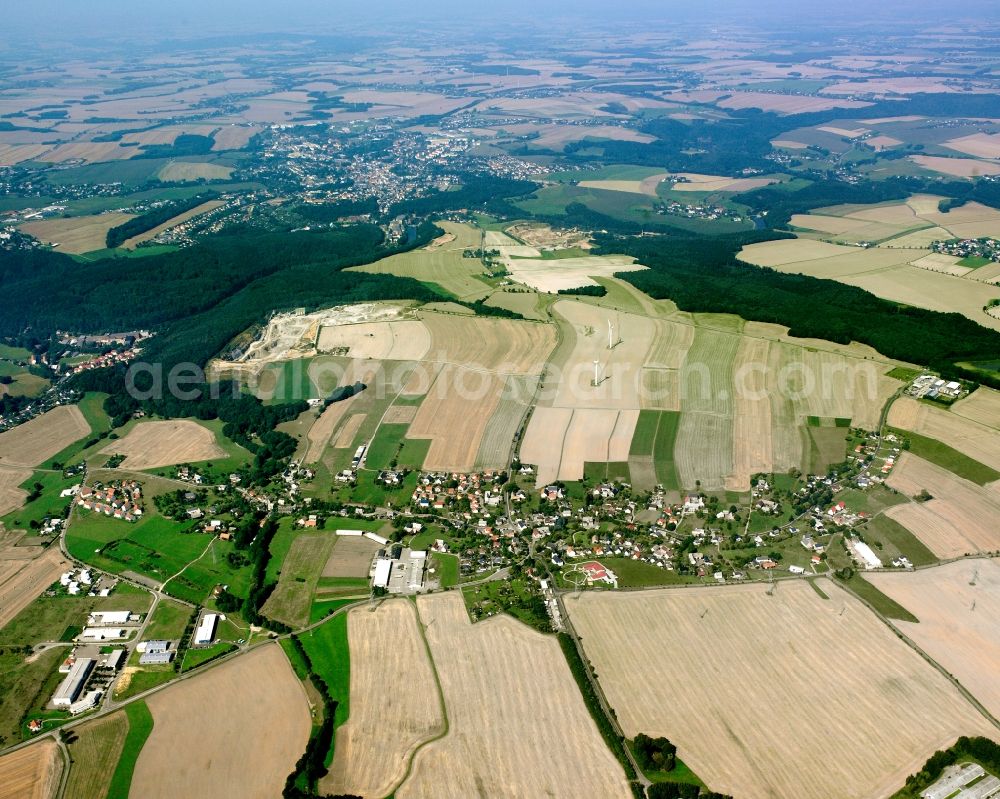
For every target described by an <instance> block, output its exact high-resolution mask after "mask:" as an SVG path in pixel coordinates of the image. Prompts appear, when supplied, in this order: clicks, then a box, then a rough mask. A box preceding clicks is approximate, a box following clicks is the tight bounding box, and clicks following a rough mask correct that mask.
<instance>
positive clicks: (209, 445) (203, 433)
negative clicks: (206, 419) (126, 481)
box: [101, 419, 226, 469]
mask: <svg viewBox="0 0 1000 799" xmlns="http://www.w3.org/2000/svg"><path fill="white" fill-rule="evenodd" d="M101 453H102V454H105V455H114V454H118V455H124V456H125V460H124V461H122V464H121V465H122V468H124V469H155V468H157V467H158V466H171V465H173V464H176V463H195V462H197V461H208V460H212V459H214V458H224V457H226V451H225V450H224V449H222V447H220V446H219V445H218V444H217V443H216V440H215V434H214V433H213V432H212V431H211V430H209V429H208V428H206V427H202V426H201V425H200V424H198V423H197V422H192V421H190V420H188V419H171V420H168V421H161V422H139V424H137V425H136V426H135V427H133V428H132V429H131V430H130V431H129V433H128V435H126V436H125V438H121V439H119V440H117V441H113V442H111V443H110V444H108V446H106V447H105V448H104V449H102V450H101Z"/></svg>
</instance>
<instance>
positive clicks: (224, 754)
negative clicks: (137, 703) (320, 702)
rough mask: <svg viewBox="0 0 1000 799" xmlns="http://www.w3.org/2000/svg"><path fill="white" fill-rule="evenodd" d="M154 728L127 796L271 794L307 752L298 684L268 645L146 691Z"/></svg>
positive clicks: (269, 798) (261, 798)
mask: <svg viewBox="0 0 1000 799" xmlns="http://www.w3.org/2000/svg"><path fill="white" fill-rule="evenodd" d="M146 704H147V705H149V709H150V711H151V712H152V714H153V731H152V733H150V736H149V738H148V739H147V740H146V744H145V746H143V748H142V752H141V753H140V755H139V760H138V762H137V763H136V765H135V773H134V774H133V777H132V790H131V791H130V796H132V797H134V799H140V797H141V799H176V796H177V786H178V785H183V786H184V790H185V792H186V793H187V794H188V795H189V796H212V797H215V798H216V799H225V798H226V797H232V799H254V797H256V798H257V799H273V797H275V796H279V795H280V794H281V789H282V787H283V786H284V784H285V777H286V776H287V775H288V774H289V773H291V771H292V769H293V767H294V766H295V762H296V761H297V760H298V759H299V757H300V756H301V755H302V753H303V752H304V751H305V747H306V741H307V740H308V739H309V730H310V727H311V723H312V722H311V719H310V715H309V704H308V702H307V700H306V695H305V691H304V690H303V688H302V683H301V682H299V680H298V678H297V677H296V676H295V672H293V671H292V667H291V666H290V665H289V664H288V660H287V658H286V657H285V654H284V652H282V651H281V648H280V647H279V646H278V645H277V644H266V645H264V646H260V647H258V648H257V649H254V650H253V651H252V652H249V653H247V654H245V655H241V656H239V657H237V658H234V659H232V660H230V661H229V662H227V663H224V664H223V665H221V666H218V667H216V668H211V669H209V670H208V671H205V672H204V673H202V674H199V675H198V676H197V677H195V678H193V679H190V680H184V681H182V682H180V683H178V684H176V685H174V686H171V687H169V688H167V689H166V690H163V691H160V692H159V693H157V694H154V695H153V696H151V697H150V698H149V699H148V700H147V701H146Z"/></svg>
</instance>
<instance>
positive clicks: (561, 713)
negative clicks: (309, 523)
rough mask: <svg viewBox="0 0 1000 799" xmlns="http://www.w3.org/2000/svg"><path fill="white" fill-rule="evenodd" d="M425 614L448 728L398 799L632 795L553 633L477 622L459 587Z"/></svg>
mask: <svg viewBox="0 0 1000 799" xmlns="http://www.w3.org/2000/svg"><path fill="white" fill-rule="evenodd" d="M417 611H418V613H419V617H420V621H421V623H422V624H423V625H424V628H425V631H426V636H427V641H428V643H429V645H430V650H431V657H432V658H433V661H434V664H435V666H436V671H437V674H438V678H439V680H440V685H441V691H442V694H443V696H444V704H445V708H446V712H447V719H448V733H447V734H446V735H445V736H444V737H443V738H441V739H440V740H436V741H433V742H432V743H429V744H428V745H427V746H425V747H423V748H422V749H420V750H419V751H418V752H417V754H416V756H415V758H414V760H413V768H412V771H411V773H410V775H409V777H408V778H407V779H406V781H405V782H403V784H402V785H401V786H400V787H399V788H398V789H397V790H396V792H395V795H396V796H397V797H399V799H417V798H420V799H422V798H423V797H427V799H467V797H470V796H505V797H511V799H529V798H532V797H538V796H548V797H554V798H556V799H558V797H566V798H567V799H570V797H573V798H574V799H579V798H580V797H593V799H610V798H611V797H619V798H620V799H628V797H630V796H631V795H632V794H631V791H630V790H629V787H628V783H627V782H626V780H625V775H624V773H623V771H622V769H621V766H620V765H619V764H618V763H617V761H615V759H614V757H612V755H611V753H610V751H609V750H608V748H607V747H606V746H605V744H604V741H603V740H602V738H601V736H600V733H599V732H598V730H597V727H596V725H595V724H594V722H593V720H592V719H591V718H590V715H589V713H588V712H587V709H586V706H585V705H584V703H583V699H582V697H581V696H580V694H579V691H578V689H577V687H576V684H575V683H574V681H573V677H572V675H571V674H570V671H569V667H568V666H567V665H566V661H565V659H564V657H563V655H562V652H561V651H560V649H559V645H558V643H557V642H556V640H555V639H554V638H553V637H551V636H543V635H542V634H540V633H537V632H535V631H534V630H531V629H530V628H528V627H526V626H525V625H523V624H521V623H520V622H518V621H515V620H514V619H513V618H511V617H509V616H505V615H501V616H496V617H494V618H491V619H489V620H487V621H484V622H480V623H478V624H476V625H473V624H472V623H471V622H470V621H469V617H468V615H467V613H466V611H465V605H464V603H463V602H462V598H461V596H459V595H458V594H456V593H445V594H436V595H432V596H422V597H420V598H419V599H418V600H417ZM556 731H560V732H556ZM539 742H544V745H539Z"/></svg>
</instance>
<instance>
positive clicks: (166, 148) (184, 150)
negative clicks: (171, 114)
mask: <svg viewBox="0 0 1000 799" xmlns="http://www.w3.org/2000/svg"><path fill="white" fill-rule="evenodd" d="M214 146H215V139H214V138H213V137H211V136H199V135H198V134H196V133H182V134H181V135H180V136H178V137H177V138H176V139H174V143H173V144H147V145H144V146H143V147H142V150H141V151H140V152H138V153H137V154H136V155H134V156H132V157H133V158H189V157H191V156H192V155H208V153H210V152H212V147H214Z"/></svg>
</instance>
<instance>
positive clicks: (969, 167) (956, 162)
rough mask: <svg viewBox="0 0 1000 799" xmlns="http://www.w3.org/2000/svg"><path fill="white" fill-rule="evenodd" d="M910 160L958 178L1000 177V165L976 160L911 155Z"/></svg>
mask: <svg viewBox="0 0 1000 799" xmlns="http://www.w3.org/2000/svg"><path fill="white" fill-rule="evenodd" d="M910 160H911V161H913V162H914V163H916V164H919V165H920V166H922V167H924V168H925V169H930V170H932V171H934V172H940V173H941V174H943V175H952V176H954V177H956V178H972V177H981V176H983V175H1000V164H994V163H991V162H990V161H977V160H976V159H975V158H940V157H937V156H933V155H911V156H910Z"/></svg>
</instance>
